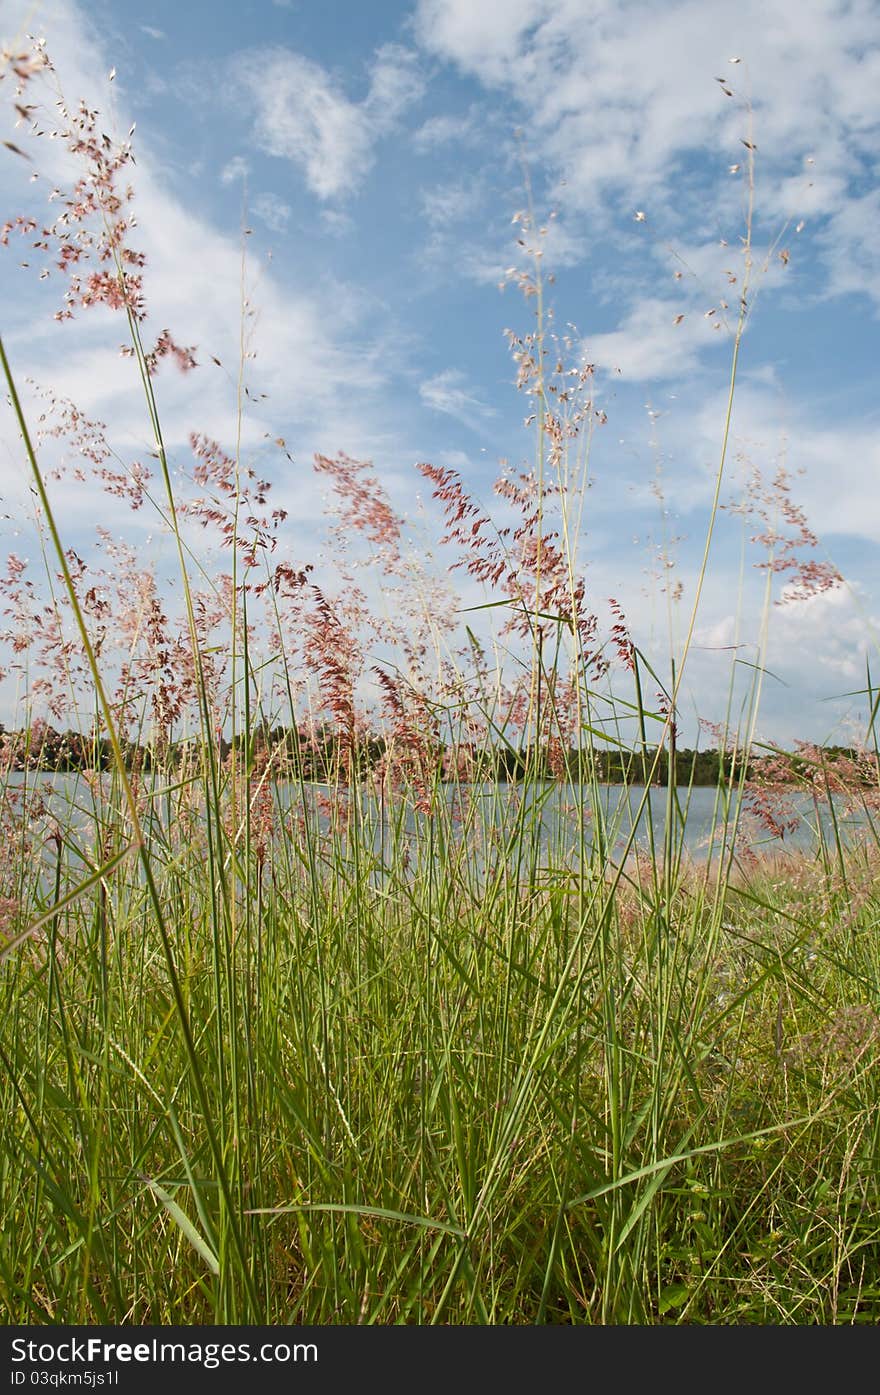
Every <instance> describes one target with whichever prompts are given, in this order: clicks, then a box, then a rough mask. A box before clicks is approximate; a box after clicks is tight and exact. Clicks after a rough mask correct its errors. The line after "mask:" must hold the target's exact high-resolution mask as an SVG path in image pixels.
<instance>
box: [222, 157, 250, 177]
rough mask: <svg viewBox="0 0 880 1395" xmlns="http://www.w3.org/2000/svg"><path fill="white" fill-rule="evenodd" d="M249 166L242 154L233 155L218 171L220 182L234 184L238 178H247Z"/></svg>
mask: <svg viewBox="0 0 880 1395" xmlns="http://www.w3.org/2000/svg"><path fill="white" fill-rule="evenodd" d="M250 168H251V167H250V165H249V164H248V162H247V160H246V159H245V158H244V156H243V155H235V156H234V157H233V158H232V159H231V160H230V161H229V162H228V164H225V165H224V166H223V168H222V170H221V171H220V183H221V184H235V183H236V182H237V181H238V180H239V179H247V177H248V174H249V173H250Z"/></svg>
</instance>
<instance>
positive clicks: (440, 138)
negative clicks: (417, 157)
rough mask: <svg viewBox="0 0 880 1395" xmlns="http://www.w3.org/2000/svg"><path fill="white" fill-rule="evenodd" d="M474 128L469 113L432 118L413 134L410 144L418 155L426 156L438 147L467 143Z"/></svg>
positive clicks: (473, 122) (472, 119)
mask: <svg viewBox="0 0 880 1395" xmlns="http://www.w3.org/2000/svg"><path fill="white" fill-rule="evenodd" d="M475 126H476V122H475V117H474V116H473V114H472V113H470V112H469V113H468V114H467V115H466V116H432V117H429V119H428V120H427V121H425V122H423V124H422V125H421V126H419V127H418V128H417V129H416V130H415V131H414V132H413V134H412V143H413V146H414V148H415V149H416V150H417V151H418V152H419V153H420V154H422V155H424V154H428V153H430V152H431V151H433V150H436V149H437V148H438V147H439V146H443V145H452V144H461V143H463V142H466V141H469V140H470V138H471V137H472V136H473V135H474V131H475Z"/></svg>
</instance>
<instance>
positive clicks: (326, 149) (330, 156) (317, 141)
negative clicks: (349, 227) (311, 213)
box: [241, 44, 423, 199]
mask: <svg viewBox="0 0 880 1395" xmlns="http://www.w3.org/2000/svg"><path fill="white" fill-rule="evenodd" d="M241 69H242V72H243V80H244V84H245V87H246V89H247V91H248V93H249V95H250V97H251V99H252V100H253V102H254V104H255V111H256V121H255V126H254V135H255V137H256V140H257V142H258V143H259V145H260V146H261V147H262V149H263V150H265V151H266V153H267V154H270V155H275V156H278V157H279V158H281V159H286V160H290V161H291V162H292V163H293V164H294V165H296V166H297V167H298V168H299V169H301V170H302V172H303V174H304V175H305V179H306V182H307V184H308V186H309V188H310V189H311V190H312V192H313V193H314V194H316V195H317V196H318V198H320V199H336V198H342V197H344V196H346V195H348V194H351V193H353V192H354V190H355V189H357V188H358V186H359V185H360V184H361V182H362V181H363V179H364V178H365V176H366V174H367V173H368V172H369V170H370V168H371V167H372V164H373V160H374V147H375V145H376V142H377V141H378V140H379V139H381V138H382V137H383V136H385V135H387V134H388V133H389V132H390V131H392V130H393V129H394V127H395V125H396V124H397V122H398V120H399V119H400V117H401V115H402V113H403V112H404V111H405V110H406V108H407V107H409V106H410V105H412V104H413V103H414V102H416V101H417V100H418V99H419V97H420V96H421V93H422V90H423V80H422V78H421V76H420V73H419V69H418V65H417V60H416V56H415V54H414V53H412V51H411V50H409V49H406V48H403V47H401V46H400V45H398V44H385V45H383V46H382V47H380V48H379V49H378V50H377V52H376V54H375V56H374V60H373V64H372V67H371V70H370V75H369V81H370V85H369V90H368V92H367V95H366V97H365V98H364V99H363V100H362V101H360V102H356V101H352V100H351V99H350V98H349V97H348V96H347V95H346V93H345V91H344V89H343V84H342V80H341V78H340V77H339V76H338V75H334V74H333V73H331V72H329V71H328V70H327V69H326V68H323V67H322V66H321V65H320V64H319V63H315V62H314V61H313V60H312V59H310V58H306V57H304V56H303V55H302V54H299V53H295V52H292V51H291V50H289V49H284V48H274V49H268V50H257V51H254V52H251V53H249V54H247V55H246V56H245V58H244V59H243V60H242V64H241Z"/></svg>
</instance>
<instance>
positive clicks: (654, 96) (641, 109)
mask: <svg viewBox="0 0 880 1395" xmlns="http://www.w3.org/2000/svg"><path fill="white" fill-rule="evenodd" d="M415 32H416V34H417V37H418V39H419V41H420V43H421V44H422V46H423V47H424V48H425V49H426V50H427V51H428V52H430V53H432V54H434V55H436V56H438V57H440V58H443V59H445V60H447V61H449V62H452V63H454V64H456V65H457V66H458V67H459V68H460V69H461V70H462V71H464V72H465V73H467V74H468V75H470V76H473V77H475V78H477V79H478V80H479V81H480V82H482V83H483V84H484V85H485V86H487V87H489V88H493V89H500V90H501V91H502V92H504V93H505V94H508V95H509V96H510V97H511V98H512V99H513V100H514V101H515V102H516V104H517V106H518V108H519V110H520V111H521V113H522V121H521V125H522V128H523V131H524V135H525V140H526V143H527V146H528V148H529V149H530V150H531V151H533V152H534V153H535V159H536V160H540V161H541V162H542V163H543V165H544V167H545V168H549V169H550V170H552V171H555V172H556V175H557V177H558V181H559V182H558V184H557V191H558V197H559V199H560V202H561V203H562V205H563V206H565V205H568V206H569V207H572V208H576V209H582V210H590V211H591V213H592V214H593V216H594V218H595V216H596V215H597V214H603V215H605V216H606V217H607V216H608V214H609V211H610V210H611V211H614V216H615V217H617V216H618V214H619V212H621V211H622V210H623V209H624V208H627V207H628V208H630V209H637V208H648V207H652V208H654V209H655V210H656V211H657V212H658V213H659V214H662V215H663V218H664V219H665V223H666V229H667V230H668V228H669V226H670V223H671V224H672V225H673V226H674V225H675V224H676V221H677V220H678V218H679V215H684V216H685V217H687V218H688V219H691V218H692V217H693V215H695V214H696V215H697V216H702V217H704V218H706V219H709V220H712V221H716V222H717V220H718V219H719V218H720V217H721V216H725V217H726V216H727V215H728V214H729V213H731V212H733V211H734V210H735V203H734V201H733V200H734V195H735V192H736V191H735V190H734V188H732V187H731V181H730V179H729V176H728V174H727V168H728V164H729V163H730V162H734V163H738V162H739V163H742V162H744V161H745V159H746V155H745V151H744V150H743V147H742V145H741V140H742V139H743V138H745V137H746V136H748V135H749V134H750V132H749V126H748V115H747V112H746V109H745V108H746V104H747V100H748V96H749V93H751V94H753V96H752V101H753V107H754V115H753V131H752V132H751V139H752V140H753V142H754V143H755V144H756V145H757V147H758V152H757V157H756V159H757V177H758V194H759V206H760V211H761V213H762V214H763V215H766V214H768V213H770V214H773V213H779V214H782V215H783V216H792V217H804V216H812V217H818V216H827V215H828V214H835V215H836V217H837V218H838V219H839V220H841V221H845V220H846V217H847V214H846V209H847V207H848V206H849V204H850V203H851V202H857V201H858V200H859V197H860V190H859V180H860V179H863V178H864V177H865V174H866V162H867V161H869V160H870V159H871V158H873V156H874V154H875V152H876V148H877V139H878V135H880V9H878V7H877V6H876V4H874V3H873V2H872V0H816V2H815V3H813V4H811V5H809V6H806V7H804V6H800V7H793V6H792V5H791V3H790V0H741V3H740V4H738V5H736V6H731V5H730V4H727V3H725V0H671V3H669V4H663V5H658V4H654V3H646V2H645V0H633V3H626V4H621V3H619V0H516V2H515V3H512V2H511V0H484V3H482V4H480V5H474V4H473V3H472V0H420V3H419V5H418V8H417V11H416V18H415ZM732 54H743V55H744V61H743V63H742V64H740V65H737V66H735V67H731V66H730V65H729V63H728V62H727V59H728V58H729V57H730V56H731V55H732ZM718 77H721V78H723V79H724V83H725V86H726V85H727V84H728V83H730V84H732V86H731V88H730V90H731V91H733V93H734V96H733V98H729V97H727V96H726V95H725V93H724V90H723V88H722V85H721V84H720V83H719V82H717V81H715V79H716V78H718ZM694 155H696V156H698V157H701V159H702V160H703V165H702V166H701V167H700V171H699V174H700V179H699V181H698V177H697V173H696V172H695V170H694V169H691V170H689V172H688V174H689V177H688V181H683V180H682V179H681V178H680V177H678V176H680V175H681V173H682V170H683V168H684V165H685V161H686V159H687V158H688V157H691V156H694ZM808 158H809V159H811V160H812V161H813V163H812V164H811V165H807V164H806V161H807V159H808ZM868 212H869V210H868V209H864V210H863V211H861V212H860V211H859V210H858V209H856V210H855V211H854V212H853V214H852V215H851V218H850V225H849V226H847V227H845V228H843V229H842V232H843V234H844V236H845V238H846V245H847V251H848V255H849V257H850V260H851V262H852V263H853V264H854V265H855V266H857V267H858V268H859V271H858V272H857V273H855V275H854V276H853V277H852V278H847V277H846V276H845V275H843V276H841V275H840V274H837V275H836V276H835V278H834V280H833V282H832V284H833V285H834V286H835V287H840V288H843V289H847V288H848V286H849V280H850V279H852V280H855V276H856V275H858V274H859V273H860V272H861V271H862V270H863V267H864V263H866V262H867V263H869V276H868V280H867V284H866V285H865V286H863V290H864V289H866V290H868V291H869V292H870V293H872V294H877V289H878V288H877V278H876V275H875V261H874V260H873V258H872V255H871V254H872V249H873V244H874V233H873V231H872V228H874V227H876V223H873V224H872V222H871V220H870V218H869V216H867V215H868ZM837 266H838V262H837V261H835V263H834V267H835V270H836V269H837Z"/></svg>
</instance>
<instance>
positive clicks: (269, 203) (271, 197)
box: [251, 194, 293, 233]
mask: <svg viewBox="0 0 880 1395" xmlns="http://www.w3.org/2000/svg"><path fill="white" fill-rule="evenodd" d="M251 210H252V212H253V215H254V217H255V218H259V220H260V222H261V223H265V224H266V227H267V228H271V230H272V232H276V233H283V232H286V231H287V227H288V224H289V223H290V216H291V213H292V212H293V210H292V209H291V207H290V204H287V203H285V202H284V200H283V199H279V198H278V197H277V196H276V195H275V194H258V195H257V197H256V198H255V199H254V200H253V203H252V204H251Z"/></svg>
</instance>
